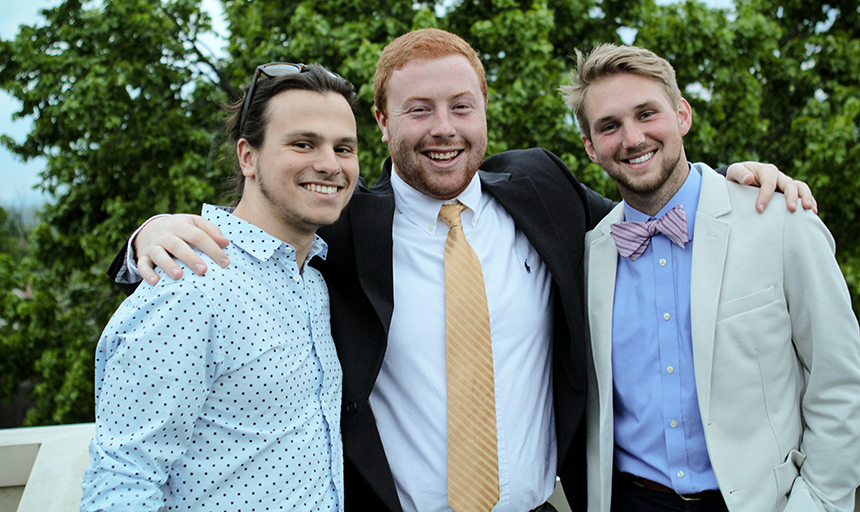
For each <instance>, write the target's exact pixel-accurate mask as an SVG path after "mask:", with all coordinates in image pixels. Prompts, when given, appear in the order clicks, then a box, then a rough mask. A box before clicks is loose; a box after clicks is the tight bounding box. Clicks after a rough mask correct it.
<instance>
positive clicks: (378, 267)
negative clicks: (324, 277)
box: [351, 187, 394, 333]
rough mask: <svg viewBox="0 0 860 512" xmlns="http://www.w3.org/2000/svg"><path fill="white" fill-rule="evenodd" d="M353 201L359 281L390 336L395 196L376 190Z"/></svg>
mask: <svg viewBox="0 0 860 512" xmlns="http://www.w3.org/2000/svg"><path fill="white" fill-rule="evenodd" d="M352 200H353V201H355V202H356V205H355V206H356V207H355V209H354V211H353V213H352V215H351V221H352V235H353V240H352V243H353V244H354V247H355V265H356V268H357V271H358V281H359V283H360V284H361V288H362V289H363V290H364V293H365V294H366V295H367V298H368V299H369V300H370V302H371V304H373V308H374V310H376V314H377V316H378V317H379V320H380V322H382V325H383V327H384V328H385V332H386V333H387V332H388V329H389V327H390V325H391V315H392V313H393V311H394V277H393V276H394V271H393V267H392V247H393V244H392V240H391V225H392V222H393V219H394V195H393V194H391V190H390V187H389V189H388V193H384V192H380V193H376V192H375V190H374V192H373V193H370V194H362V195H361V196H357V197H355V198H353V199H352Z"/></svg>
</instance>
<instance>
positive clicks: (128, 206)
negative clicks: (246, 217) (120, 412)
mask: <svg viewBox="0 0 860 512" xmlns="http://www.w3.org/2000/svg"><path fill="white" fill-rule="evenodd" d="M858 1H860V0H832V1H827V2H822V1H815V0H738V1H736V2H726V1H723V2H715V1H710V2H704V3H703V2H698V1H686V2H655V1H654V0H567V1H562V0H546V1H543V2H533V1H532V0H529V1H525V0H493V1H468V0H466V1H451V0H446V1H442V2H415V1H413V0H408V1H398V0H395V1H367V0H307V1H286V0H272V1H266V2H251V1H248V0H206V1H204V2H202V3H201V2H200V1H198V0H169V1H157V0H105V1H95V2H93V1H90V2H81V1H76V0H67V1H58V0H29V1H28V2H3V5H2V7H0V134H2V138H0V142H2V148H0V206H2V209H0V407H2V409H0V427H18V426H21V425H27V426H35V425H54V424H64V423H80V422H90V421H93V351H94V348H95V345H96V342H97V340H98V337H99V334H100V332H101V329H102V328H103V326H104V325H105V324H106V322H107V319H108V318H109V317H110V315H111V314H112V313H113V311H114V310H115V309H116V307H117V306H118V305H119V303H120V302H121V301H122V298H123V297H122V295H121V294H120V293H119V291H118V290H116V289H115V288H114V287H113V286H112V285H111V283H109V282H108V279H107V277H106V276H105V270H106V269H107V267H108V264H109V263H110V261H111V259H112V258H113V256H114V255H115V253H116V251H117V250H118V249H119V247H120V246H121V244H122V243H124V241H125V240H126V237H127V236H128V235H129V234H130V233H131V232H132V231H133V229H134V228H135V227H136V226H137V225H138V224H140V223H141V222H142V221H143V220H145V219H146V218H148V217H149V216H151V215H152V214H154V213H159V212H193V213H196V212H199V209H200V205H201V203H203V202H210V203H219V202H223V201H224V200H225V198H224V196H223V194H222V186H223V182H224V179H225V177H226V176H229V175H230V173H231V172H232V163H231V161H230V155H231V152H232V149H231V148H226V150H225V147H224V137H223V135H222V122H223V115H222V111H221V109H220V104H221V103H223V102H228V101H233V100H235V99H236V98H238V97H240V92H241V86H242V85H243V84H244V82H245V81H246V80H248V78H249V77H250V75H251V73H252V72H253V70H254V68H255V67H256V66H257V65H258V64H261V63H265V62H270V61H290V62H304V63H311V62H319V63H321V64H323V65H325V66H327V67H329V68H330V69H332V70H335V71H337V72H338V73H340V74H341V75H343V76H344V77H346V78H347V79H348V80H350V81H351V82H353V83H354V84H355V85H356V88H357V90H358V97H359V112H358V123H359V134H360V159H361V165H362V174H363V176H364V177H365V178H366V179H367V180H368V181H369V182H370V183H373V182H374V181H375V179H376V177H377V176H378V174H379V170H380V168H381V164H382V161H383V159H384V158H385V156H386V155H387V149H386V147H385V146H384V145H383V144H382V143H381V141H380V135H379V133H378V130H377V127H376V125H375V122H374V119H373V115H372V83H371V82H372V76H373V71H374V67H375V64H376V60H377V58H378V56H379V53H380V52H381V50H382V48H383V47H384V46H385V44H386V43H388V42H389V41H391V40H392V39H393V38H395V37H397V36H398V35H400V34H402V33H404V32H406V31H408V30H411V29H414V28H420V27H430V26H434V27H439V28H444V29H447V30H450V31H452V32H455V33H457V34H459V35H461V36H463V37H464V38H465V39H466V40H467V41H469V42H470V43H471V44H472V45H473V46H474V47H475V48H476V49H477V50H478V52H479V54H480V55H481V57H482V59H483V61H484V65H485V67H486V69H487V77H488V80H489V86H490V91H489V96H490V97H489V111H488V118H489V119H488V120H489V140H490V144H489V154H493V153H496V152H499V151H504V150H508V149H518V148H526V147H532V146H541V147H545V148H547V149H549V150H551V151H553V152H555V153H556V154H558V155H559V156H560V157H561V158H562V159H563V160H564V161H565V162H566V163H567V164H568V166H569V167H570V168H571V170H572V171H573V172H574V174H575V175H576V176H577V177H578V178H579V179H580V180H581V181H583V182H584V183H586V184H587V185H589V186H590V187H592V188H594V189H595V190H598V191H600V192H602V193H603V194H605V195H607V196H610V197H614V198H617V197H618V196H617V192H616V190H615V186H614V183H612V181H611V180H610V179H609V178H608V177H607V176H606V175H605V174H604V173H603V171H602V170H601V169H600V168H599V167H598V166H596V165H594V164H592V163H591V162H590V161H589V160H588V158H587V156H586V154H585V152H584V151H583V149H582V143H581V141H580V134H579V130H578V128H577V126H576V125H575V123H574V120H573V117H572V115H571V114H570V113H569V112H568V111H567V110H566V108H565V107H564V105H563V103H562V100H561V98H560V96H559V94H558V87H559V86H560V85H563V84H564V83H566V72H567V71H568V70H569V69H570V67H571V65H572V59H571V55H572V53H573V51H574V49H576V48H579V49H583V50H589V49H590V48H592V47H593V46H595V45H597V44H599V43H601V42H607V41H609V42H615V43H628V44H637V45H639V46H644V47H646V48H649V49H652V50H654V51H655V52H657V53H658V54H660V55H662V56H664V57H666V58H668V59H669V60H670V61H671V62H672V63H673V65H674V66H675V68H676V70H677V72H678V81H679V83H680V85H681V88H682V90H683V91H684V93H685V96H686V97H687V99H688V100H689V102H690V103H691V105H692V106H693V110H694V116H695V118H694V119H695V122H694V123H693V130H692V132H691V133H690V134H689V135H688V136H687V137H686V148H687V155H688V157H689V158H690V159H691V160H693V161H704V162H706V163H708V164H710V165H712V166H713V167H717V166H719V165H723V164H726V163H730V162H734V161H740V160H759V161H766V162H773V163H775V164H776V165H778V166H779V167H780V168H781V169H782V170H784V171H785V172H786V173H788V174H790V175H792V176H794V177H797V178H800V179H803V180H805V181H807V182H808V183H809V184H810V186H811V187H812V189H813V191H814V192H815V195H816V197H817V199H818V202H819V205H820V209H821V214H820V215H821V218H822V219H823V220H824V221H825V222H826V223H827V225H828V226H829V228H830V229H831V231H832V232H833V234H834V237H835V238H836V241H837V245H838V253H837V257H838V259H839V262H840V265H841V266H842V269H843V271H844V273H845V275H846V278H847V280H848V283H849V287H850V290H851V293H852V297H853V300H854V304H855V312H856V311H857V307H858V305H860V303H858V294H860V246H858V244H860V237H858V230H860V223H858V222H857V218H856V217H857V215H858V212H860V208H858V203H860V173H858V172H857V171H858V162H860V129H858V120H860V7H858ZM777 207H779V206H777ZM797 243H803V241H802V240H798V241H797ZM750 264H751V265H754V264H755V262H750Z"/></svg>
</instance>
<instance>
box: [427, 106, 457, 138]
mask: <svg viewBox="0 0 860 512" xmlns="http://www.w3.org/2000/svg"><path fill="white" fill-rule="evenodd" d="M433 119H434V122H433V128H432V131H431V132H430V134H431V135H432V136H434V137H445V138H448V137H453V136H454V135H456V134H457V131H456V130H455V129H454V124H453V123H452V120H453V119H452V114H451V112H449V111H448V110H445V109H439V110H437V111H436V114H435V115H434V116H433Z"/></svg>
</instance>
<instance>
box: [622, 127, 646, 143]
mask: <svg viewBox="0 0 860 512" xmlns="http://www.w3.org/2000/svg"><path fill="white" fill-rule="evenodd" d="M622 130H623V131H622V137H623V138H622V141H623V142H624V147H625V148H628V149H629V148H635V147H638V146H639V145H640V144H642V143H643V142H645V134H644V133H642V130H640V129H639V128H638V127H637V126H636V125H635V124H630V125H627V126H624V128H622Z"/></svg>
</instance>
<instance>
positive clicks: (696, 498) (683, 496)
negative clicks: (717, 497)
mask: <svg viewBox="0 0 860 512" xmlns="http://www.w3.org/2000/svg"><path fill="white" fill-rule="evenodd" d="M678 497H679V498H681V499H682V500H683V501H702V500H703V499H704V497H703V496H695V495H687V494H679V495H678Z"/></svg>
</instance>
